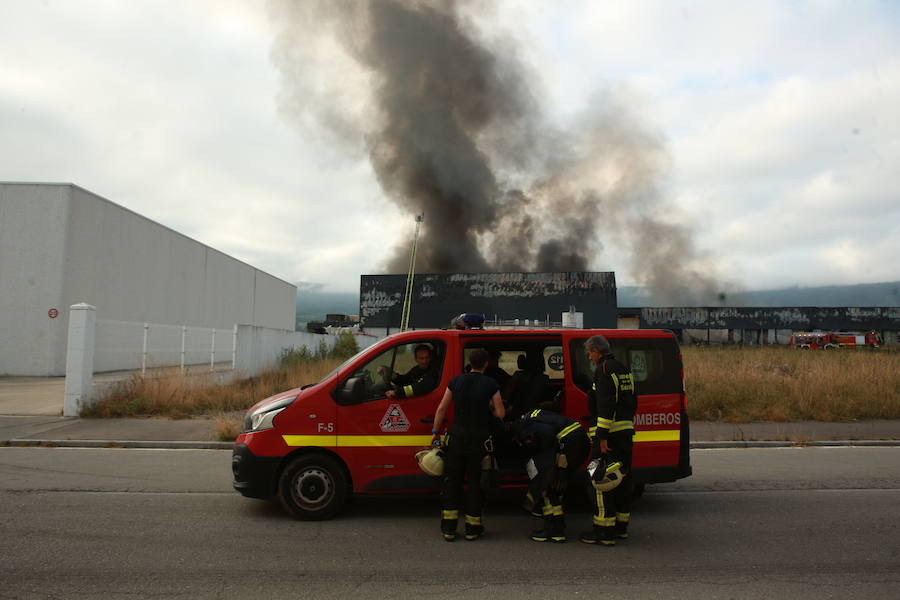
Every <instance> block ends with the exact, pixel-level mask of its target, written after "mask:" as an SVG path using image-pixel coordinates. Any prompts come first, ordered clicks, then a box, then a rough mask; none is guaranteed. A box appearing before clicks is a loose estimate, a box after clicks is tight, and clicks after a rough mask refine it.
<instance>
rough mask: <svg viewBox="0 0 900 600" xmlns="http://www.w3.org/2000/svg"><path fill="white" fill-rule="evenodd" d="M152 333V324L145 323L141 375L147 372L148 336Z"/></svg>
mask: <svg viewBox="0 0 900 600" xmlns="http://www.w3.org/2000/svg"><path fill="white" fill-rule="evenodd" d="M149 334H150V324H149V323H144V344H143V346H142V348H141V377H143V376H144V375H145V374H146V373H147V336H148V335H149Z"/></svg>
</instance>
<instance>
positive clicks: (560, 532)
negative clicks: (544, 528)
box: [550, 515, 566, 544]
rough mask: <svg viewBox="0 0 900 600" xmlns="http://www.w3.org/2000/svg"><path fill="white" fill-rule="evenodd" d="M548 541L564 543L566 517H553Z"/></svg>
mask: <svg viewBox="0 0 900 600" xmlns="http://www.w3.org/2000/svg"><path fill="white" fill-rule="evenodd" d="M550 541H551V542H555V543H557V544H565V543H566V518H565V517H564V516H562V515H555V516H554V517H553V529H552V530H551V532H550Z"/></svg>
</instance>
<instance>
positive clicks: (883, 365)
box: [83, 342, 900, 440]
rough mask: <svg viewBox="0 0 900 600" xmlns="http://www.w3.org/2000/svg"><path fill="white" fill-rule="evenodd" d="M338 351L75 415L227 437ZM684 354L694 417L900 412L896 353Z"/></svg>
mask: <svg viewBox="0 0 900 600" xmlns="http://www.w3.org/2000/svg"><path fill="white" fill-rule="evenodd" d="M339 352H340V354H341V356H340V357H336V356H334V354H335V352H334V351H332V352H330V353H329V352H328V351H327V350H325V351H323V350H322V349H321V348H320V349H318V350H317V351H316V352H309V351H308V350H306V349H299V350H292V351H289V352H285V353H284V354H283V355H282V357H281V366H280V367H279V368H277V369H273V370H271V371H267V372H265V373H261V374H260V375H258V376H256V377H252V378H250V379H246V380H242V381H235V382H232V383H229V384H217V383H216V382H215V381H213V380H211V379H206V378H197V377H182V376H169V377H164V378H149V377H148V378H144V377H140V376H132V378H131V379H128V380H126V381H124V382H122V383H121V384H120V385H119V386H117V387H116V388H114V389H113V390H111V391H110V392H108V393H107V395H106V396H105V397H104V398H103V399H101V400H100V401H99V402H97V403H96V404H94V405H93V406H91V407H90V408H89V409H87V410H86V411H85V412H84V413H83V416H85V417H168V418H174V419H183V418H191V417H197V416H203V417H211V418H213V419H214V421H215V430H216V436H217V437H218V438H219V439H221V440H233V439H234V438H235V437H236V436H237V434H238V433H239V432H240V430H241V426H242V420H243V415H244V412H245V411H246V410H247V409H248V408H249V407H250V406H252V405H253V404H255V403H256V402H258V401H259V400H262V399H264V398H267V397H269V396H271V395H273V394H277V393H279V392H283V391H286V390H289V389H293V388H296V387H300V386H302V385H305V384H307V383H313V382H316V381H319V380H320V379H322V377H324V376H325V375H327V374H328V373H329V372H330V371H332V370H333V369H334V368H336V367H337V366H338V365H339V364H340V363H341V362H343V359H344V358H346V356H348V355H352V354H353V353H355V352H356V347H355V342H354V344H353V346H349V345H347V346H345V347H343V348H342V349H340V350H339ZM683 353H684V365H685V385H686V387H687V396H688V413H689V414H690V416H691V419H693V420H699V421H724V422H733V423H741V422H751V421H794V420H815V421H850V420H860V419H900V353H895V352H881V351H851V350H848V351H834V352H825V351H802V350H791V349H787V348H778V347H775V348H770V347H765V348H747V347H744V348H739V347H701V348H695V347H685V348H684V349H683Z"/></svg>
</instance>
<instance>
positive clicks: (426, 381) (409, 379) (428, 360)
mask: <svg viewBox="0 0 900 600" xmlns="http://www.w3.org/2000/svg"><path fill="white" fill-rule="evenodd" d="M413 354H414V355H415V358H416V366H414V367H413V368H411V369H410V370H409V371H407V372H406V373H404V374H403V375H401V374H399V373H395V374H394V376H393V378H391V380H390V381H391V383H392V384H393V389H388V390H387V391H386V392H385V393H384V395H385V396H386V397H388V398H410V397H412V396H420V395H422V394H427V393H428V392H430V391H431V390H433V389H434V388H436V387H437V384H438V379H439V375H440V374H439V373H438V368H437V365H435V364H434V356H433V354H432V351H431V347H430V346H428V345H426V344H419V345H418V346H416V349H415V351H414V352H413ZM385 369H386V368H385ZM382 376H384V377H387V374H386V372H383V373H382Z"/></svg>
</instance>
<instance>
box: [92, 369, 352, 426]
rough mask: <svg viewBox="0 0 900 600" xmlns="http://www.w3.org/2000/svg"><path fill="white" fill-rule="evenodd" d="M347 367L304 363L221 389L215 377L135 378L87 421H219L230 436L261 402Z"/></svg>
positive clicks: (110, 395) (94, 409)
mask: <svg viewBox="0 0 900 600" xmlns="http://www.w3.org/2000/svg"><path fill="white" fill-rule="evenodd" d="M341 362H343V361H342V360H341V359H338V358H324V359H314V360H309V361H303V362H299V363H295V364H292V365H290V366H289V367H286V368H282V369H275V370H271V371H266V372H264V373H261V374H260V375H258V376H256V377H251V378H250V379H244V380H240V381H234V382H231V383H226V384H219V383H217V382H216V381H215V380H214V379H211V378H209V377H197V376H187V377H184V376H180V375H175V376H169V377H156V378H154V377H141V376H140V375H132V376H131V378H129V379H127V380H125V381H123V382H121V383H120V384H118V385H117V386H115V387H113V388H112V389H110V390H109V391H108V392H107V393H105V394H104V395H103V396H102V397H101V398H100V399H99V400H98V401H97V402H96V403H94V404H93V405H92V406H90V407H89V408H88V409H86V410H85V411H84V412H83V413H82V416H84V417H101V418H108V417H169V418H172V419H189V418H191V417H198V416H203V417H214V418H215V419H216V420H217V422H220V423H221V429H222V431H221V432H220V435H224V432H226V431H230V429H228V427H229V425H228V423H230V422H236V423H237V424H238V425H237V427H238V428H239V427H240V425H239V423H240V417H239V416H237V417H236V415H242V414H243V412H244V411H246V410H247V408H249V407H250V406H252V405H254V404H255V403H256V402H258V401H260V400H262V399H263V398H267V397H269V396H271V395H273V394H277V393H279V392H283V391H285V390H289V389H292V388H296V387H300V386H302V385H305V384H307V383H314V382H316V381H319V380H320V379H321V378H322V377H323V376H325V375H327V374H328V373H329V372H330V371H331V370H332V369H334V368H335V367H337V366H338V365H339V364H340V363H341ZM219 429H220V427H219V426H217V430H219ZM231 439H234V438H231Z"/></svg>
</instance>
